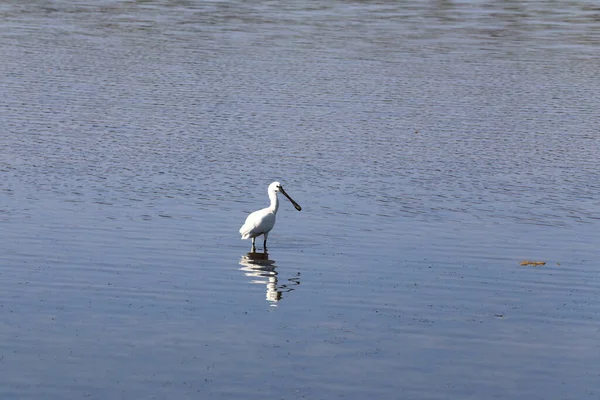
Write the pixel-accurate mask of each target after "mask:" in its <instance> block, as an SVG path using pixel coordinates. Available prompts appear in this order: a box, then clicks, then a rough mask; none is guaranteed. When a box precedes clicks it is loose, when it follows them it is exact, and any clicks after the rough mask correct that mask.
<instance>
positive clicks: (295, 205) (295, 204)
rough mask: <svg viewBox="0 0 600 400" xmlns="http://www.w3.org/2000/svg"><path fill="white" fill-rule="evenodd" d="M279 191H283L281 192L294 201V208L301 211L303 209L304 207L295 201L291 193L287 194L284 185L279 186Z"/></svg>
mask: <svg viewBox="0 0 600 400" xmlns="http://www.w3.org/2000/svg"><path fill="white" fill-rule="evenodd" d="M279 191H280V192H281V193H282V194H283V195H284V196H285V197H287V198H288V200H289V201H291V202H292V204H293V205H294V208H295V209H296V210H298V211H301V210H302V207H300V204H298V203H296V202H295V201H294V199H292V198H291V197H290V195H289V194H287V193H286V192H285V190H283V187H282V186H279Z"/></svg>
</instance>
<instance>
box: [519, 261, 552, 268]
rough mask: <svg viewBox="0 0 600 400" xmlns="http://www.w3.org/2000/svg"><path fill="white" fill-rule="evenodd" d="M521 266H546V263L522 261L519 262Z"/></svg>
mask: <svg viewBox="0 0 600 400" xmlns="http://www.w3.org/2000/svg"><path fill="white" fill-rule="evenodd" d="M520 264H521V265H531V266H533V267H537V266H538V265H546V261H529V260H523V261H521V262H520Z"/></svg>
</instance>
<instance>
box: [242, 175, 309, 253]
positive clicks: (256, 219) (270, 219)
mask: <svg viewBox="0 0 600 400" xmlns="http://www.w3.org/2000/svg"><path fill="white" fill-rule="evenodd" d="M268 192H269V199H270V200H271V205H270V206H269V207H267V208H263V209H262V210H258V211H254V212H253V213H252V214H250V215H248V218H246V222H244V225H243V226H242V227H241V228H240V234H241V235H242V239H248V238H251V239H252V249H251V250H250V251H251V252H253V253H254V252H256V246H255V245H254V241H255V240H256V237H257V236H260V235H263V237H264V239H265V242H264V251H265V253H266V252H267V238H268V237H269V232H270V231H271V229H273V226H274V225H275V214H277V209H278V208H279V199H278V198H277V192H281V193H282V194H283V195H284V196H285V197H287V198H288V200H289V201H291V202H292V204H293V205H294V207H295V208H296V210H298V211H300V210H302V207H300V205H299V204H298V203H296V202H295V201H294V199H292V198H291V197H290V196H289V195H288V194H287V193H286V192H285V190H283V187H282V186H281V183H279V182H273V183H271V184H270V185H269V190H268Z"/></svg>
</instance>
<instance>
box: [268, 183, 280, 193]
mask: <svg viewBox="0 0 600 400" xmlns="http://www.w3.org/2000/svg"><path fill="white" fill-rule="evenodd" d="M263 187H264V186H263ZM282 189H283V187H282V186H281V183H279V182H273V183H271V184H270V185H269V192H275V193H277V192H280V191H281V190H282Z"/></svg>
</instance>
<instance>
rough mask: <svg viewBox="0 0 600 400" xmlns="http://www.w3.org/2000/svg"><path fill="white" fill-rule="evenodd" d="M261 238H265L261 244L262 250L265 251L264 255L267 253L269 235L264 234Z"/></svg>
mask: <svg viewBox="0 0 600 400" xmlns="http://www.w3.org/2000/svg"><path fill="white" fill-rule="evenodd" d="M263 237H264V238H265V241H264V243H263V248H264V249H265V250H264V252H265V253H266V252H267V238H268V237H269V234H268V233H264V234H263Z"/></svg>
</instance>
